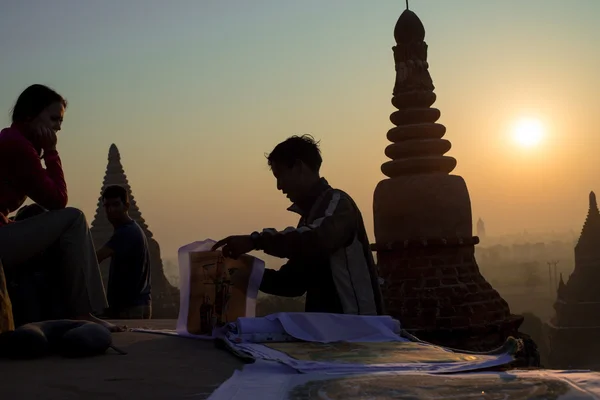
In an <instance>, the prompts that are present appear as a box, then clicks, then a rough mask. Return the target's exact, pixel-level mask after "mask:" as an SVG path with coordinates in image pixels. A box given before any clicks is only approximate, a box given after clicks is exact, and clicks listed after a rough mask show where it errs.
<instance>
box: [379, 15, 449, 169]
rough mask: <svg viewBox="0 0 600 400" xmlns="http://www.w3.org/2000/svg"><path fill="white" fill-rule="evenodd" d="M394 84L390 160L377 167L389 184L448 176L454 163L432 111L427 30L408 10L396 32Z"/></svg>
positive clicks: (435, 112)
mask: <svg viewBox="0 0 600 400" xmlns="http://www.w3.org/2000/svg"><path fill="white" fill-rule="evenodd" d="M394 39H395V41H396V46H395V47H394V48H393V50H394V63H395V65H396V82H395V85H394V90H393V96H394V97H393V98H392V104H393V106H394V107H396V108H397V109H398V110H397V111H395V112H394V113H392V115H390V120H391V122H392V123H393V124H394V125H396V126H395V127H394V128H392V129H390V130H389V132H388V133H387V138H388V140H389V141H390V142H392V144H390V145H389V146H387V148H386V149H385V155H386V156H387V157H389V158H391V161H387V162H386V163H384V164H383V165H382V166H381V171H382V172H383V173H384V174H385V175H386V176H388V177H390V178H395V177H399V176H406V175H413V174H433V173H443V174H449V173H450V172H452V170H453V169H454V168H455V167H456V159H454V158H453V157H449V156H445V155H444V154H445V153H446V152H448V151H449V150H450V148H451V147H452V144H451V143H450V141H448V140H446V139H443V138H442V137H443V136H444V134H445V133H446V127H445V126H444V125H442V124H438V123H437V122H436V121H437V120H438V119H439V118H440V116H441V113H440V110H438V109H437V108H432V107H431V106H432V104H433V103H434V102H435V100H436V95H435V93H434V89H435V87H434V85H433V80H432V79H431V75H430V74H429V63H428V62H427V43H425V27H424V26H423V23H422V22H421V20H420V19H419V17H417V15H416V14H415V13H414V12H412V11H410V10H409V9H408V7H407V8H406V10H404V12H403V13H402V14H401V15H400V18H398V22H397V23H396V26H395V28H394Z"/></svg>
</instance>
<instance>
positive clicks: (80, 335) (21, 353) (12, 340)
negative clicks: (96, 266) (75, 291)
mask: <svg viewBox="0 0 600 400" xmlns="http://www.w3.org/2000/svg"><path fill="white" fill-rule="evenodd" d="M108 348H113V349H114V346H113V344H112V335H111V333H110V331H109V330H108V329H107V328H105V327H103V326H101V325H98V324H96V323H94V322H90V321H76V320H68V319H65V320H55V321H43V322H32V323H30V324H25V325H23V326H20V327H19V328H17V329H15V330H14V331H9V332H4V333H2V334H0V357H6V358H12V359H32V358H38V357H43V356H45V355H49V354H60V355H62V356H64V357H91V356H95V355H100V354H103V353H105V352H106V350H108ZM115 350H117V351H119V350H118V349H115ZM119 352H120V351H119Z"/></svg>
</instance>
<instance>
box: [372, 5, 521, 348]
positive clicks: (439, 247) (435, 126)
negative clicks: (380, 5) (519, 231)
mask: <svg viewBox="0 0 600 400" xmlns="http://www.w3.org/2000/svg"><path fill="white" fill-rule="evenodd" d="M394 38H395V40H396V46H395V47H393V53H394V62H395V66H396V81H395V85H394V91H393V98H392V104H393V106H394V107H395V108H397V109H398V110H397V111H395V112H393V113H392V114H391V116H390V120H391V122H392V123H393V124H394V125H395V127H394V128H392V129H390V130H389V132H388V133H387V138H388V140H390V141H391V142H392V144H390V145H389V146H388V147H387V148H386V149H385V154H386V156H387V157H389V158H390V159H391V160H390V161H387V162H385V163H384V164H383V165H382V167H381V171H382V172H383V173H384V174H385V175H386V176H387V177H389V179H384V180H382V181H381V182H379V184H378V185H377V188H376V189H375V194H374V201H373V213H374V223H375V239H376V244H375V245H374V246H373V248H374V249H375V250H376V251H377V260H378V266H379V273H380V276H381V278H383V280H384V283H383V285H382V292H383V296H384V299H385V307H386V311H387V313H388V314H390V315H392V316H393V317H396V318H398V319H399V320H400V322H401V324H403V327H404V328H405V329H407V330H408V331H410V332H412V333H413V334H415V335H416V336H418V337H419V338H421V339H423V340H427V341H429V342H433V343H436V344H440V345H445V346H449V347H454V348H458V349H466V350H489V349H492V348H496V347H497V346H500V345H502V343H503V342H504V341H505V340H506V339H507V337H508V336H510V335H515V334H516V333H517V329H518V327H519V326H520V324H521V323H522V321H523V317H521V316H515V315H511V313H510V309H509V306H508V304H507V303H506V301H504V299H502V297H501V296H500V295H499V293H498V292H497V291H496V290H494V289H493V288H492V286H491V285H490V284H489V283H488V282H487V281H486V280H485V278H484V277H483V276H482V275H481V273H480V272H479V267H478V266H477V262H476V260H475V254H474V252H475V248H474V246H475V245H476V244H477V243H478V242H479V239H478V238H477V237H474V236H473V235H472V229H473V223H472V215H471V200H470V198H469V192H468V190H467V185H466V183H465V181H464V180H463V178H462V177H460V176H458V175H450V172H452V170H454V168H455V167H456V159H454V158H453V157H450V156H447V155H445V153H446V152H448V151H449V150H450V148H451V143H450V141H448V140H447V139H444V138H443V136H444V134H445V133H446V127H445V126H444V125H442V124H439V123H437V122H436V121H437V120H438V119H439V118H440V111H439V110H438V109H436V108H432V107H431V106H432V104H433V103H434V102H435V100H436V95H435V93H434V85H433V81H432V79H431V76H430V74H429V70H428V69H429V64H428V62H427V44H426V43H425V41H424V39H425V28H424V27H423V24H422V23H421V20H420V19H419V18H418V17H417V15H416V14H415V13H414V12H412V11H410V10H409V9H408V7H407V8H406V10H405V11H404V12H403V13H402V14H401V15H400V18H399V19H398V22H397V24H396V27H395V29H394Z"/></svg>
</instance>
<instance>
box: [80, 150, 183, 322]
mask: <svg viewBox="0 0 600 400" xmlns="http://www.w3.org/2000/svg"><path fill="white" fill-rule="evenodd" d="M111 185H119V186H123V187H124V188H125V189H126V190H127V194H128V196H129V202H130V207H129V216H130V217H131V218H132V219H133V220H135V222H137V223H138V225H139V226H140V227H141V228H142V229H143V230H144V233H145V234H146V237H147V238H148V246H149V248H150V268H151V274H152V275H151V279H152V318H157V319H160V318H177V315H178V313H179V290H178V289H177V288H175V287H173V286H172V285H171V284H170V283H169V281H168V280H167V278H166V277H165V273H164V269H163V264H162V259H161V256H160V247H159V245H158V242H157V241H156V240H155V239H154V238H153V234H152V232H151V231H150V229H148V225H147V224H146V221H145V220H144V218H143V217H142V213H141V212H140V209H139V207H138V205H137V203H136V201H135V198H134V197H133V193H132V191H131V187H130V186H129V182H128V181H127V176H126V175H125V171H124V170H123V165H122V164H121V155H120V154H119V150H118V149H117V146H115V145H114V144H112V145H111V146H110V149H109V151H108V165H107V167H106V174H105V175H104V182H103V183H102V189H101V190H100V197H99V199H98V206H97V209H96V215H95V216H94V221H93V222H92V227H91V232H92V237H93V238H94V245H95V246H96V248H100V247H101V246H103V245H104V244H105V243H106V242H107V241H108V240H109V239H110V237H111V236H112V233H113V227H112V225H111V224H110V222H108V219H107V218H106V213H105V212H104V208H103V206H102V191H103V190H104V189H105V188H106V187H107V186H111ZM109 267H110V259H108V260H105V261H104V262H102V264H101V265H100V271H101V272H102V279H103V281H104V284H105V285H106V284H107V283H108V271H109Z"/></svg>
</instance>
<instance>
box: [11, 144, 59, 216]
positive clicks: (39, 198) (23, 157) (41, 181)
mask: <svg viewBox="0 0 600 400" xmlns="http://www.w3.org/2000/svg"><path fill="white" fill-rule="evenodd" d="M12 150H13V151H12V159H13V160H14V162H13V163H12V165H13V171H12V173H13V176H14V177H15V180H14V185H15V186H17V187H19V188H20V189H21V190H23V191H24V192H25V193H26V194H27V197H29V198H30V199H31V200H33V201H34V202H36V203H37V204H39V205H41V206H42V207H44V208H47V209H48V210H57V209H62V208H65V207H66V206H67V202H68V195H67V184H66V182H65V177H64V174H63V169H62V163H61V160H60V157H59V155H58V152H57V151H56V150H50V151H47V152H46V151H44V162H45V164H46V168H45V169H44V167H42V163H41V161H40V158H39V156H38V154H37V153H36V151H35V150H34V149H33V147H31V146H26V145H24V144H22V143H19V142H15V145H14V148H13V149H12Z"/></svg>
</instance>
